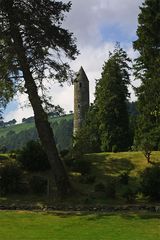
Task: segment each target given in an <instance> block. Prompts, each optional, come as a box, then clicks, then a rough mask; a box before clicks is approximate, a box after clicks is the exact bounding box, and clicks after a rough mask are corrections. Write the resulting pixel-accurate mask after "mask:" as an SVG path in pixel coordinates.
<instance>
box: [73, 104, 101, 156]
mask: <svg viewBox="0 0 160 240" xmlns="http://www.w3.org/2000/svg"><path fill="white" fill-rule="evenodd" d="M96 113H97V111H96V108H95V106H94V104H92V105H91V106H90V108H89V110H88V113H87V115H86V119H85V123H84V124H83V126H82V127H81V129H80V130H79V131H78V132H77V133H76V136H75V138H74V143H75V144H74V152H77V153H79V154H83V153H91V152H100V139H99V133H98V121H97V115H96Z"/></svg>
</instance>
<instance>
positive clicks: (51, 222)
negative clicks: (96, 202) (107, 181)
mask: <svg viewBox="0 0 160 240" xmlns="http://www.w3.org/2000/svg"><path fill="white" fill-rule="evenodd" d="M0 219H1V224H0V236H1V239H3V240H10V239H12V240H21V239H23V240H37V239H38V240H62V239H67V240H75V239H79V240H81V239H83V240H97V239H99V240H110V239H112V240H117V239H119V240H128V239H130V240H135V239H136V240H155V239H157V240H158V239H160V225H159V220H160V219H159V216H158V215H155V214H136V213H132V214H121V213H117V214H107V215H101V214H93V215H87V214H80V215H70V214H62V213H61V214H57V215H56V214H55V213H40V212H39V213H36V212H24V211H17V212H15V211H12V212H6V211H3V212H2V211H1V212H0Z"/></svg>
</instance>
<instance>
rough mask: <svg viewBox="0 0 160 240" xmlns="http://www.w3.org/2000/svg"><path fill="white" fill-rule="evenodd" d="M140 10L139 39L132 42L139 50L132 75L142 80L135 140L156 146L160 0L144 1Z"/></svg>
mask: <svg viewBox="0 0 160 240" xmlns="http://www.w3.org/2000/svg"><path fill="white" fill-rule="evenodd" d="M140 10H141V11H140V14H139V16H138V29H137V37H138V38H137V40H136V41H135V42H134V43H133V46H134V49H135V50H138V52H139V56H138V58H137V59H136V62H135V77H136V78H137V79H140V80H141V85H140V87H138V88H137V96H138V108H139V112H140V115H139V122H138V126H139V127H138V131H137V136H136V140H137V139H138V141H139V142H145V143H146V139H148V141H150V143H151V142H152V144H149V143H148V144H149V145H152V148H157V146H158V142H157V141H159V140H158V138H157V137H156V135H157V134H158V135H159V133H160V128H159V126H160V94H159V92H160V68H159V63H160V27H159V25H160V1H159V0H145V1H144V3H143V4H142V7H140ZM155 134H156V135H155ZM153 142H154V143H155V144H154V146H153ZM138 144H139V143H138Z"/></svg>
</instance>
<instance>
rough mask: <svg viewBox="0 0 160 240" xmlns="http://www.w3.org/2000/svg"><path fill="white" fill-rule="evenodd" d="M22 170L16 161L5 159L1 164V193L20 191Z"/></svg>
mask: <svg viewBox="0 0 160 240" xmlns="http://www.w3.org/2000/svg"><path fill="white" fill-rule="evenodd" d="M21 180H22V170H21V168H20V166H19V164H18V163H17V162H16V161H12V160H5V161H4V162H3V163H1V164H0V194H1V195H5V194H10V193H18V192H19V191H20V183H21Z"/></svg>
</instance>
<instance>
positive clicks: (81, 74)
mask: <svg viewBox="0 0 160 240" xmlns="http://www.w3.org/2000/svg"><path fill="white" fill-rule="evenodd" d="M75 81H76V82H80V81H83V82H84V81H87V82H89V80H88V77H87V75H86V73H85V71H84V69H83V67H82V66H81V68H80V70H79V72H78V74H77V77H76V79H75Z"/></svg>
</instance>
